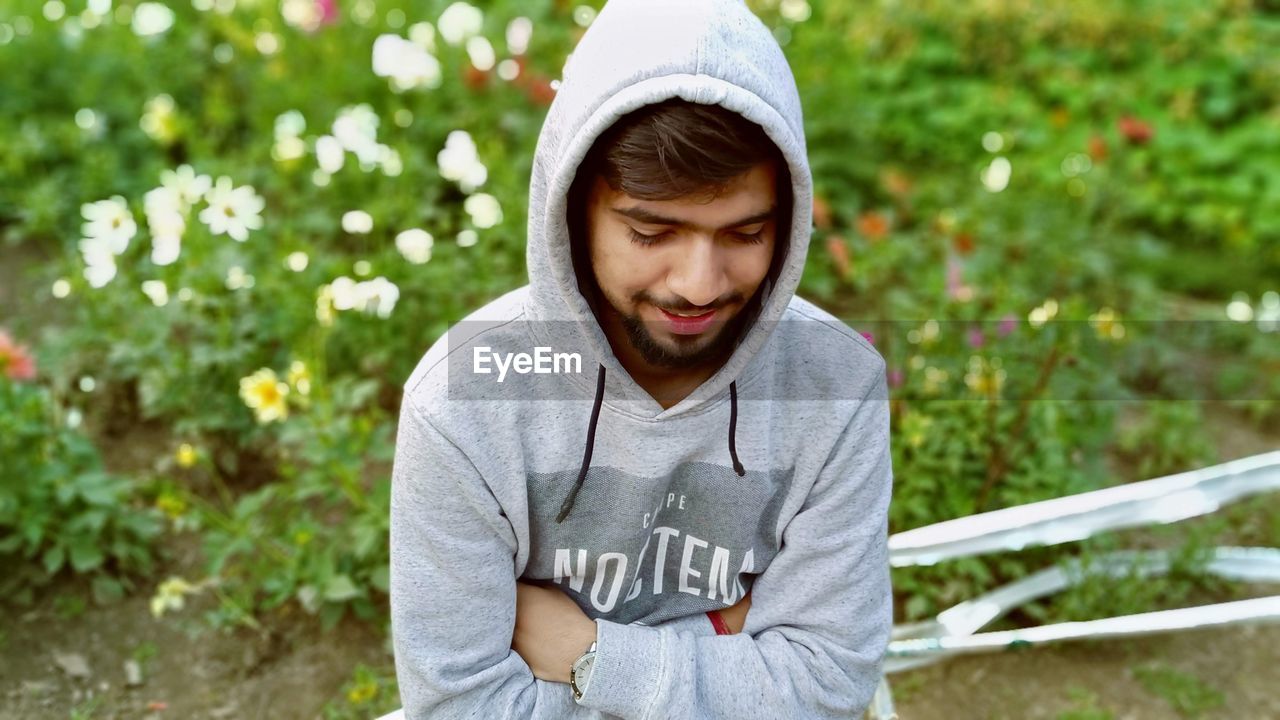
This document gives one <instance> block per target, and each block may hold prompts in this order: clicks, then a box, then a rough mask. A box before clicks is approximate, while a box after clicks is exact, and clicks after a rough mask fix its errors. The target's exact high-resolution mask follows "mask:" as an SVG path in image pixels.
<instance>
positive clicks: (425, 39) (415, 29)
mask: <svg viewBox="0 0 1280 720" xmlns="http://www.w3.org/2000/svg"><path fill="white" fill-rule="evenodd" d="M409 41H410V42H413V43H416V44H417V45H420V46H421V47H422V49H423V50H426V51H427V52H435V51H436V28H435V26H434V25H432V24H431V23H429V22H416V23H414V24H412V25H410V26H409Z"/></svg>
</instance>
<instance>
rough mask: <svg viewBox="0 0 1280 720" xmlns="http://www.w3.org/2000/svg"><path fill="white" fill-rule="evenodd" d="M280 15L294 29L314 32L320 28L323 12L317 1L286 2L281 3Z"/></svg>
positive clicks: (287, 0)
mask: <svg viewBox="0 0 1280 720" xmlns="http://www.w3.org/2000/svg"><path fill="white" fill-rule="evenodd" d="M280 15H281V16H282V17H283V18H284V21H285V22H286V23H288V24H290V25H292V26H293V27H296V28H301V29H303V30H306V31H307V32H312V31H314V30H316V29H317V28H319V27H320V20H321V17H322V12H321V9H320V4H319V3H317V2H316V1H315V0H284V1H283V2H281V3H280Z"/></svg>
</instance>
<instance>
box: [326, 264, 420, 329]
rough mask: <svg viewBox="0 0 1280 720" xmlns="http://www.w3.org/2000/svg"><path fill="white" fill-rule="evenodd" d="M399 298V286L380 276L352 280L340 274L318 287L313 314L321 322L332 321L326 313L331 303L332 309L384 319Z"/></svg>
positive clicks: (389, 314)
mask: <svg viewBox="0 0 1280 720" xmlns="http://www.w3.org/2000/svg"><path fill="white" fill-rule="evenodd" d="M399 299H400V288H398V287H396V286H395V284H394V283H392V282H391V281H390V280H388V279H386V278H385V277H382V276H381V275H379V276H378V277H376V278H374V279H372V280H366V281H364V282H356V281H355V280H352V279H351V278H349V277H347V276H345V275H343V276H342V277H339V278H337V279H335V280H334V281H333V282H331V283H329V284H328V285H323V286H321V288H320V292H319V294H318V296H317V298H316V317H317V319H319V320H320V321H321V322H322V323H325V324H329V323H330V322H332V317H331V316H329V314H328V307H329V305H330V304H332V307H333V309H334V310H358V311H360V312H367V313H373V314H377V315H378V317H382V318H386V317H390V316H391V311H392V309H394V308H395V305H396V301H397V300H399Z"/></svg>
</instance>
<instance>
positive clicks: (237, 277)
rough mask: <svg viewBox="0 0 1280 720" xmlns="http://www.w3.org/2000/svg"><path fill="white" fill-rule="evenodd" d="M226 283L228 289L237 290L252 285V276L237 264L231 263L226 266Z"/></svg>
mask: <svg viewBox="0 0 1280 720" xmlns="http://www.w3.org/2000/svg"><path fill="white" fill-rule="evenodd" d="M226 285H227V289H228V290H239V289H241V288H251V287H253V276H252V275H250V274H249V273H246V272H245V271H244V268H242V267H240V266H239V265H232V266H231V267H229V268H227V280H226Z"/></svg>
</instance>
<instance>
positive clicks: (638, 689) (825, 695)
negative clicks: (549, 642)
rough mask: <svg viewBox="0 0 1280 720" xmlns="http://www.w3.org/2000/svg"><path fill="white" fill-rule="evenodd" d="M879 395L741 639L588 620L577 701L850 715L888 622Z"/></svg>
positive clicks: (867, 698)
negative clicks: (590, 656) (590, 632)
mask: <svg viewBox="0 0 1280 720" xmlns="http://www.w3.org/2000/svg"><path fill="white" fill-rule="evenodd" d="M887 398H888V388H887V384H886V382H885V379H884V373H883V372H881V373H880V375H879V380H878V387H873V389H872V391H871V392H870V393H869V395H868V396H867V397H866V398H864V399H863V401H862V402H861V403H860V404H859V406H858V407H857V409H856V410H855V411H854V416H853V418H852V419H851V420H850V422H849V424H848V425H847V426H846V427H845V429H844V431H843V433H842V434H841V436H840V438H839V440H838V441H837V445H836V447H835V449H834V450H833V452H832V454H831V455H830V457H829V458H828V460H827V462H826V464H825V466H824V467H823V469H822V470H821V471H820V473H819V476H818V478H817V480H816V481H815V483H814V485H813V488H812V490H811V491H810V493H809V495H808V498H807V499H806V501H805V503H804V504H803V506H802V507H801V509H800V511H799V512H798V513H797V514H796V515H795V516H794V517H793V518H792V519H791V520H790V522H789V523H788V525H787V526H786V528H785V529H784V530H783V536H782V549H781V550H780V551H779V552H778V554H777V555H776V556H775V557H774V558H773V560H772V562H771V563H770V564H769V566H768V568H766V569H765V571H764V572H763V573H761V574H760V575H759V576H758V577H757V578H756V580H755V583H754V585H753V586H752V590H751V593H752V604H751V611H750V612H749V613H748V614H747V619H746V625H745V627H744V628H743V632H742V633H740V634H736V635H728V636H724V637H717V638H707V637H699V636H695V635H692V634H687V633H682V632H677V631H675V630H673V629H670V628H644V627H637V626H632V625H621V624H618V623H614V622H610V621H608V620H605V619H603V618H597V619H596V626H597V640H596V641H597V647H596V660H595V666H594V667H593V669H592V677H591V681H590V683H589V685H588V686H587V690H586V692H585V693H584V694H583V698H582V700H581V701H580V702H581V703H582V704H583V705H586V706H588V707H591V708H594V709H596V710H600V711H602V712H606V713H611V714H613V715H617V716H620V717H622V718H625V719H626V720H651V719H656V718H672V719H678V718H687V719H689V720H693V719H695V718H696V719H699V720H701V719H704V718H705V719H718V718H725V719H728V718H734V719H735V720H742V719H745V718H800V717H803V718H810V719H812V720H825V719H828V718H830V719H832V720H834V719H835V718H840V719H841V720H849V719H850V718H856V717H860V716H861V714H862V713H863V712H864V711H865V709H866V707H867V706H868V705H869V704H870V702H871V697H872V695H873V694H874V692H875V688H876V685H877V683H878V682H879V679H880V676H881V666H882V662H883V658H884V653H885V650H886V649H887V647H888V642H889V634H890V629H891V627H892V624H893V596H892V589H891V587H890V579H889V559H888V506H889V498H890V495H891V492H892V483H893V477H892V461H891V457H890V452H889V407H888V401H887Z"/></svg>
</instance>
